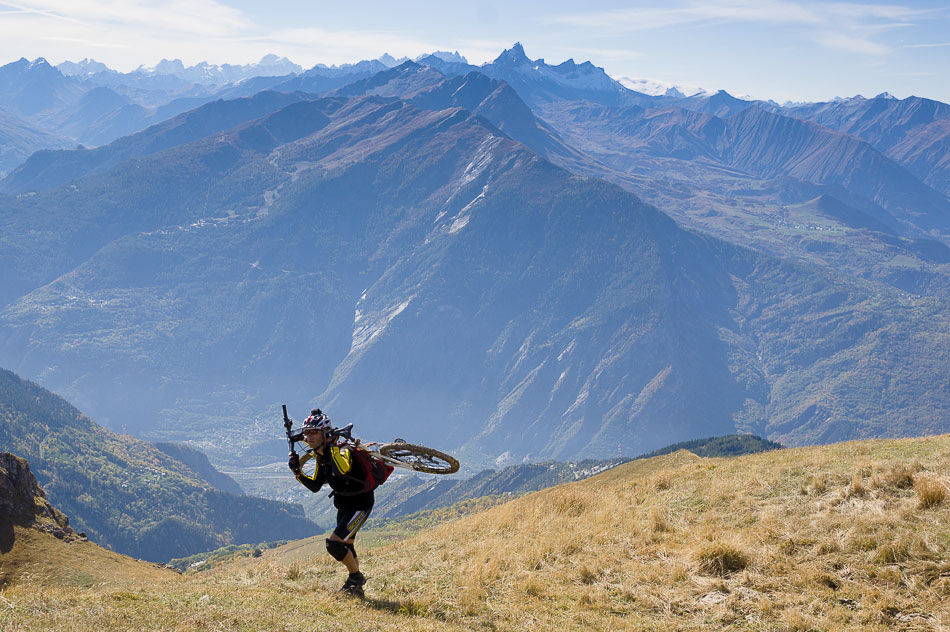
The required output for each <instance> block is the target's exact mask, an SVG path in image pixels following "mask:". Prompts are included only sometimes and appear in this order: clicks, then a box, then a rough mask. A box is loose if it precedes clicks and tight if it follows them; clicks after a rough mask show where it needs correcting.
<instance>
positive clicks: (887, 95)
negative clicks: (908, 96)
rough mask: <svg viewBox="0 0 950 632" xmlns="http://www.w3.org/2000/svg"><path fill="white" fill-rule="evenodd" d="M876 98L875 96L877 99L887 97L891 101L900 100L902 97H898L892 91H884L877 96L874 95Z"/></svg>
mask: <svg viewBox="0 0 950 632" xmlns="http://www.w3.org/2000/svg"><path fill="white" fill-rule="evenodd" d="M874 98H875V99H887V100H889V101H899V100H900V99H898V98H897V97H895V96H894V95H893V94H891V93H890V92H882V93H881V94H879V95H877V96H876V97H874Z"/></svg>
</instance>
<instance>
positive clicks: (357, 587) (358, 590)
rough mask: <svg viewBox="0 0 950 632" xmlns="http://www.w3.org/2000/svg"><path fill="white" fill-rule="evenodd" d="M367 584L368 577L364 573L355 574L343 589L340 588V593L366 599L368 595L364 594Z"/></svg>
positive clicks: (345, 583)
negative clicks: (364, 585)
mask: <svg viewBox="0 0 950 632" xmlns="http://www.w3.org/2000/svg"><path fill="white" fill-rule="evenodd" d="M365 583H366V577H365V576H364V575H363V573H353V574H351V575H350V576H349V577H348V578H347V579H346V582H344V584H343V587H342V588H340V592H341V593H345V594H347V595H353V596H354V597H361V598H362V597H365V596H366V595H365V594H364V593H363V584H365Z"/></svg>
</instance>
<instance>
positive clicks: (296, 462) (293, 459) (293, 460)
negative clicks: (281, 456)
mask: <svg viewBox="0 0 950 632" xmlns="http://www.w3.org/2000/svg"><path fill="white" fill-rule="evenodd" d="M287 465H288V467H290V471H291V472H293V473H294V474H300V457H299V456H297V453H296V452H292V453H291V454H290V460H289V461H288V462H287Z"/></svg>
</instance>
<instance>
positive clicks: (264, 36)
mask: <svg viewBox="0 0 950 632" xmlns="http://www.w3.org/2000/svg"><path fill="white" fill-rule="evenodd" d="M516 41H520V42H521V43H522V44H523V45H524V47H525V50H526V52H527V54H528V55H529V56H530V57H532V58H544V59H545V60H546V61H547V62H548V63H560V62H561V61H563V60H565V59H568V58H573V59H574V60H575V61H577V62H580V61H584V60H590V61H592V62H593V63H594V64H596V65H598V66H601V67H603V68H604V69H605V70H606V71H607V72H608V74H610V75H611V76H613V77H615V78H620V77H629V78H632V79H650V80H655V81H658V82H662V83H667V84H677V85H683V86H688V87H702V88H706V89H709V90H718V89H724V90H727V91H729V92H730V93H732V94H734V95H737V96H743V95H751V96H754V97H757V98H771V99H775V100H777V101H780V102H782V101H786V100H794V101H802V100H808V101H816V100H827V99H830V98H832V97H835V96H852V95H854V94H863V95H865V96H873V95H875V94H878V93H880V92H885V91H887V92H890V93H892V94H894V95H895V96H898V97H901V98H903V97H906V96H909V95H911V94H914V95H917V96H924V97H929V98H934V99H939V100H941V101H944V102H950V5H948V4H947V2H946V1H945V0H944V1H942V2H937V1H930V0H927V1H924V0H914V1H913V2H864V1H859V2H807V1H801V0H669V1H663V0H656V1H635V2H606V1H605V2H600V1H596V0H592V1H589V2H585V3H579V2H563V1H560V0H555V1H548V2H537V1H534V0H521V1H519V2H511V1H510V0H509V1H508V2H494V1H487V0H486V1H479V0H474V1H472V2H464V3H459V2H451V1H450V2H443V3H431V2H419V1H415V0H403V1H400V2H381V1H377V0H364V1H362V2H352V1H350V2H335V1H334V2H324V1H319V0H268V1H267V2H261V1H260V0H255V1H252V0H172V1H168V2H156V1H152V0H12V1H7V0H0V63H6V62H9V61H14V60H16V59H19V58H20V57H27V58H28V59H33V58H35V57H40V56H42V57H46V58H47V59H48V60H49V61H50V62H52V63H59V62H61V61H63V60H65V59H69V60H72V61H78V60H80V59H82V58H84V57H90V58H94V59H97V60H99V61H102V62H104V63H106V64H108V65H109V66H111V67H113V68H117V69H119V70H131V69H133V68H135V67H137V66H139V65H145V66H153V65H155V64H156V63H157V62H158V61H159V60H160V59H162V58H169V59H172V58H179V59H182V60H183V61H184V62H185V63H186V64H189V65H190V64H194V63H197V62H199V61H203V60H205V61H209V62H211V63H226V62H227V63H248V62H252V61H257V60H258V59H260V58H261V57H262V56H263V55H265V54H267V53H276V54H278V55H283V56H287V57H289V58H290V59H291V60H293V61H295V62H297V63H299V64H301V65H302V66H304V67H310V66H312V65H314V64H316V63H318V62H319V63H326V64H340V63H347V62H355V61H358V60H360V59H370V58H375V57H378V56H380V55H381V54H383V53H386V52H388V53H390V54H392V55H394V56H396V57H401V56H408V57H415V56H417V55H419V54H421V53H426V52H432V51H434V50H450V51H454V50H458V51H459V52H460V53H461V54H463V55H465V56H466V57H467V58H468V60H469V61H470V62H472V63H476V64H479V63H482V62H485V61H490V60H491V59H493V58H494V57H496V56H497V55H498V54H499V53H500V52H501V51H502V50H503V49H504V48H507V47H509V46H511V44H513V43H514V42H516Z"/></svg>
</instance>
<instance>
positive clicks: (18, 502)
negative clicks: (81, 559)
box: [0, 452, 79, 552]
mask: <svg viewBox="0 0 950 632" xmlns="http://www.w3.org/2000/svg"><path fill="white" fill-rule="evenodd" d="M14 525H16V526H20V527H33V528H34V529H39V530H40V531H46V532H47V533H50V534H52V535H53V536H55V537H57V538H59V539H60V540H66V541H67V542H72V541H73V540H76V539H79V536H77V535H76V532H75V531H73V529H72V527H70V526H69V518H67V517H66V515H65V514H64V513H63V512H61V511H59V510H58V509H56V508H55V507H53V506H52V505H51V504H50V503H49V501H47V500H46V492H44V491H43V489H42V488H41V487H40V486H39V485H38V484H37V482H36V477H34V476H33V472H31V471H30V465H29V463H27V462H26V459H21V458H20V457H18V456H16V455H14V454H10V453H9V452H0V550H3V551H4V552H6V551H8V550H9V548H7V547H12V546H13V526H14Z"/></svg>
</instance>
